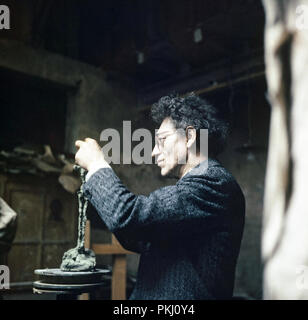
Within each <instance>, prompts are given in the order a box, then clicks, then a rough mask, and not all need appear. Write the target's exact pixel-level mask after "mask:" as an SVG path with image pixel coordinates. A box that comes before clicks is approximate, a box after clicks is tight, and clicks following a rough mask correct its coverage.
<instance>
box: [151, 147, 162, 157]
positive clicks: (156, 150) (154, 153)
mask: <svg viewBox="0 0 308 320" xmlns="http://www.w3.org/2000/svg"><path fill="white" fill-rule="evenodd" d="M159 153H160V151H159V149H158V147H157V144H155V146H154V149H153V151H152V157H155V156H157V155H158V154H159Z"/></svg>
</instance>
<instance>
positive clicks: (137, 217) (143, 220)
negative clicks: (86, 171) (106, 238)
mask: <svg viewBox="0 0 308 320" xmlns="http://www.w3.org/2000/svg"><path fill="white" fill-rule="evenodd" d="M211 184H212V185H211ZM215 185H217V181H214V180H213V181H212V183H211V181H210V180H208V181H207V180H206V179H205V178H200V177H192V176H191V177H189V178H185V177H184V178H183V179H180V180H179V182H178V183H177V184H176V185H173V186H167V187H164V188H161V189H158V190H156V191H154V192H152V193H151V194H150V195H149V196H143V195H139V196H137V195H134V194H133V193H131V192H130V191H129V190H128V189H127V188H126V187H125V186H124V185H123V184H122V183H121V181H120V179H119V178H118V177H117V175H116V174H115V173H114V171H113V170H112V169H110V168H104V169H100V170H98V171H97V172H96V173H95V174H93V175H92V176H91V178H90V179H89V181H88V182H87V183H86V184H85V186H84V191H85V195H86V197H87V198H88V199H89V200H90V201H91V203H92V205H93V206H94V207H95V208H96V210H97V212H98V214H99V215H100V217H101V218H102V219H103V221H104V222H105V224H106V226H107V227H108V229H109V230H110V231H111V232H113V233H114V234H115V235H116V236H118V240H119V241H120V243H121V244H122V242H123V241H121V239H122V240H123V239H129V240H134V243H135V244H136V243H137V242H140V241H151V240H152V239H157V238H161V237H172V236H174V235H178V233H179V232H185V233H187V232H188V233H194V232H197V233H200V231H201V230H202V232H204V231H206V229H209V228H213V227H215V226H216V225H218V223H220V222H219V220H220V218H221V217H222V216H223V215H225V212H226V206H225V201H224V200H225V199H224V198H225V195H224V194H223V192H220V191H219V188H217V187H215V188H213V187H214V186H215ZM122 245H123V244H122ZM123 246H124V247H125V244H124V245H123ZM128 246H129V245H127V246H126V248H127V249H129V248H128ZM133 247H136V246H133ZM129 250H132V249H129ZM133 251H136V250H133Z"/></svg>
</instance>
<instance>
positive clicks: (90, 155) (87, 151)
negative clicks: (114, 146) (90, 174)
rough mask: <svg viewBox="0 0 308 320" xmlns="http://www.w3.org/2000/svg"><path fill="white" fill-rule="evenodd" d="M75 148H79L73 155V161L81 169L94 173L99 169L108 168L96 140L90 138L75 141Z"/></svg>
mask: <svg viewBox="0 0 308 320" xmlns="http://www.w3.org/2000/svg"><path fill="white" fill-rule="evenodd" d="M75 146H76V147H77V148H79V150H78V151H77V153H76V155H75V161H76V163H77V164H78V165H80V166H81V167H82V168H84V169H86V170H88V171H95V170H96V169H99V168H110V166H109V164H108V163H107V161H106V160H105V158H104V154H103V152H102V150H101V147H100V146H99V144H98V143H97V142H96V140H94V139H91V138H86V139H85V140H84V141H82V140H77V141H76V142H75Z"/></svg>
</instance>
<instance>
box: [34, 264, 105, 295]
mask: <svg viewBox="0 0 308 320" xmlns="http://www.w3.org/2000/svg"><path fill="white" fill-rule="evenodd" d="M34 273H35V274H37V275H39V278H40V280H39V281H35V282H33V293H37V294H43V293H48V294H55V295H56V299H57V300H76V299H77V298H78V296H79V295H80V294H82V293H91V292H93V291H95V290H96V289H98V288H99V287H102V286H104V285H106V281H104V276H105V277H106V276H107V275H109V274H110V273H111V271H110V270H108V269H97V270H94V271H85V272H66V271H61V270H60V269H37V270H35V271H34Z"/></svg>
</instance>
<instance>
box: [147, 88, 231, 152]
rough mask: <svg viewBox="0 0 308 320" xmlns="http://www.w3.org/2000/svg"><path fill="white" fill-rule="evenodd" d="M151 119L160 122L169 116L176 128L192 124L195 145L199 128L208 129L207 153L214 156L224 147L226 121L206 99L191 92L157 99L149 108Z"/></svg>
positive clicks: (227, 131)
mask: <svg viewBox="0 0 308 320" xmlns="http://www.w3.org/2000/svg"><path fill="white" fill-rule="evenodd" d="M151 115H152V119H153V120H154V121H155V122H156V123H157V124H161V123H162V121H163V120H164V119H165V118H167V117H168V118H171V120H172V121H173V123H174V126H175V128H176V129H184V130H185V129H186V128H187V127H188V126H192V127H194V128H195V129H196V130H197V134H198V135H197V146H198V145H199V143H198V140H199V138H198V137H199V134H200V131H199V130H200V129H208V139H209V141H208V143H209V146H208V153H209V156H211V157H216V156H217V155H218V154H219V153H221V152H222V151H223V149H224V147H225V143H226V139H227V137H228V134H229V125H228V123H227V122H226V121H225V120H223V119H222V118H220V117H219V116H218V110H217V109H216V108H214V107H213V106H212V105H211V104H210V103H209V102H208V101H206V100H204V99H201V98H200V97H198V96H197V95H196V94H194V93H191V94H189V95H188V96H186V97H179V96H178V95H175V94H172V95H169V96H165V97H162V98H160V99H159V101H158V102H157V103H155V104H153V106H152V109H151Z"/></svg>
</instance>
